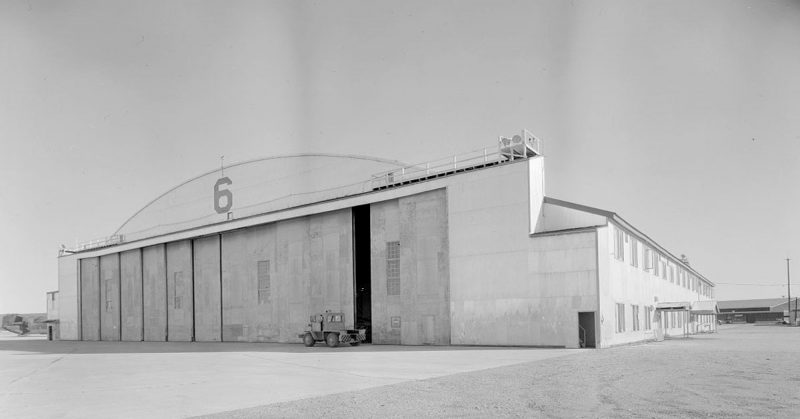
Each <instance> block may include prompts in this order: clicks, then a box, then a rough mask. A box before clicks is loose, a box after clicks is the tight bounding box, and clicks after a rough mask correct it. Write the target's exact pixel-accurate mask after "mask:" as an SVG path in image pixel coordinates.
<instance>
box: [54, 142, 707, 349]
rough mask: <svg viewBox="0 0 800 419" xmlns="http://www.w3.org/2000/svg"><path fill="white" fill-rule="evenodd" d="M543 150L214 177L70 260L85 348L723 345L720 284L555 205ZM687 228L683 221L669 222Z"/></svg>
mask: <svg viewBox="0 0 800 419" xmlns="http://www.w3.org/2000/svg"><path fill="white" fill-rule="evenodd" d="M540 150H541V142H540V140H539V139H537V138H536V137H534V136H533V135H531V134H530V133H529V132H527V131H523V132H522V133H521V135H515V136H513V137H509V138H503V137H501V139H500V141H499V142H498V146H497V148H493V149H484V150H477V151H475V152H472V153H467V154H464V155H458V156H453V157H450V158H446V159H442V160H438V161H432V162H428V163H422V164H416V165H406V164H402V163H399V162H396V161H389V160H384V159H377V158H371V157H364V156H342V155H330V154H304V155H293V156H283V157H274V158H266V159H258V160H253V161H250V162H244V163H239V164H234V165H230V166H227V167H224V168H221V169H219V170H215V171H211V172H208V173H205V174H203V175H201V176H198V177H196V178H193V179H190V180H188V181H187V182H184V183H183V184H181V185H179V186H178V187H175V188H173V189H171V190H169V191H168V192H166V193H164V194H162V195H160V196H159V197H157V198H156V199H155V200H153V201H151V202H150V203H149V204H148V205H146V206H145V207H144V208H142V209H141V210H140V211H138V212H137V213H136V214H134V216H133V217H131V218H129V219H128V220H127V221H125V222H124V223H123V224H122V226H121V227H120V228H119V229H118V230H117V231H116V232H114V234H113V235H111V236H109V237H108V238H105V239H100V240H94V241H91V242H88V243H85V244H83V245H79V246H76V248H74V249H65V250H64V251H62V252H61V256H60V257H59V294H58V299H59V307H58V309H59V314H58V320H59V329H60V331H59V333H60V338H61V339H70V340H124V341H142V340H144V341H204V342H209V341H234V342H236V341H246V342H296V343H300V342H301V340H300V338H299V337H298V334H299V333H301V332H303V331H304V330H305V329H306V326H307V323H308V319H309V316H310V315H312V314H314V313H322V312H325V311H330V312H336V313H339V312H341V313H345V316H344V317H345V321H346V322H347V324H346V325H345V327H346V328H348V329H353V328H356V329H359V328H365V329H367V330H368V333H367V339H368V340H369V341H370V342H371V343H373V344H401V345H514V346H554V347H568V348H578V347H609V346H613V345H619V344H627V343H632V342H641V341H648V340H658V339H663V338H664V337H665V336H685V335H687V334H692V333H698V332H709V331H714V328H715V324H716V322H715V318H714V315H715V312H716V305H715V303H714V293H713V290H714V288H713V287H714V284H713V283H712V282H711V281H709V280H708V279H707V278H705V277H704V276H703V275H701V274H700V273H699V272H697V271H696V270H695V269H693V268H692V267H690V266H689V265H688V264H687V263H685V260H682V259H681V258H679V257H676V256H674V255H673V254H672V253H670V252H669V251H667V250H666V249H664V248H663V247H662V246H660V245H659V244H658V243H657V242H655V241H654V240H652V239H651V238H650V237H648V236H647V235H645V234H644V233H642V232H641V231H640V230H639V229H637V228H635V227H633V226H632V225H631V224H630V223H628V222H627V221H625V220H624V219H622V218H621V217H619V216H618V215H617V214H615V213H613V212H610V211H604V210H600V209H596V208H592V207H588V206H584V205H579V204H575V203H571V202H568V201H563V200H559V199H554V198H551V197H548V196H546V194H545V182H544V157H543V156H542V155H541V152H540ZM670 222H673V221H670Z"/></svg>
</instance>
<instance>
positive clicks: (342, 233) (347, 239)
mask: <svg viewBox="0 0 800 419" xmlns="http://www.w3.org/2000/svg"><path fill="white" fill-rule="evenodd" d="M259 262H261V266H262V269H267V271H266V272H262V275H264V274H266V275H267V277H268V278H269V291H268V292H264V293H263V294H262V298H261V301H259V282H258V275H259ZM222 301H223V315H222V319H223V340H225V341H266V342H299V340H300V339H299V338H298V337H297V335H298V334H299V333H302V332H303V331H304V330H305V328H306V325H307V324H308V317H309V316H310V315H311V314H314V313H318V312H324V311H325V310H331V311H342V312H344V313H345V319H346V324H347V325H348V326H349V327H352V326H353V255H352V216H351V213H350V210H349V209H347V210H341V211H335V212H330V213H323V214H318V215H313V216H309V217H300V218H296V219H291V220H286V221H281V222H278V223H273V224H268V225H266V226H256V227H250V228H246V229H242V230H237V231H232V232H230V233H225V234H223V235H222Z"/></svg>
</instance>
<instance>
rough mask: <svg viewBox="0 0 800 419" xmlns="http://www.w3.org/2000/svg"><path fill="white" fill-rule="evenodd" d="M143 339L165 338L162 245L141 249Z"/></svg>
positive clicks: (155, 339) (165, 287) (165, 292)
mask: <svg viewBox="0 0 800 419" xmlns="http://www.w3.org/2000/svg"><path fill="white" fill-rule="evenodd" d="M142 281H143V283H144V294H143V295H142V297H143V301H144V340H146V341H153V342H160V341H165V340H167V271H166V252H165V246H164V245H156V246H149V247H145V248H144V249H142Z"/></svg>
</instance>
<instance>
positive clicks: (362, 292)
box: [353, 205, 372, 343]
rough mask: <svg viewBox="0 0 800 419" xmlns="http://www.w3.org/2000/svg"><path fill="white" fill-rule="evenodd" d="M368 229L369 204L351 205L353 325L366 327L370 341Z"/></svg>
mask: <svg viewBox="0 0 800 419" xmlns="http://www.w3.org/2000/svg"><path fill="white" fill-rule="evenodd" d="M371 254H372V251H371V244H370V231H369V205H361V206H358V207H353V272H354V276H355V278H354V281H353V285H354V289H355V301H354V303H355V304H354V305H355V320H356V321H355V326H356V328H357V329H358V328H366V329H367V342H370V343H371V342H372V297H371V294H372V276H371V275H372V268H371V260H370V258H371Z"/></svg>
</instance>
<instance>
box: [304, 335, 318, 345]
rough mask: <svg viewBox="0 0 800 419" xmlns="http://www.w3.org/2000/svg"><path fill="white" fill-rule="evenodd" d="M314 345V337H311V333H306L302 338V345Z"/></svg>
mask: <svg viewBox="0 0 800 419" xmlns="http://www.w3.org/2000/svg"><path fill="white" fill-rule="evenodd" d="M314 343H315V342H314V336H311V333H306V334H305V336H303V345H306V346H308V347H312V346H314Z"/></svg>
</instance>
